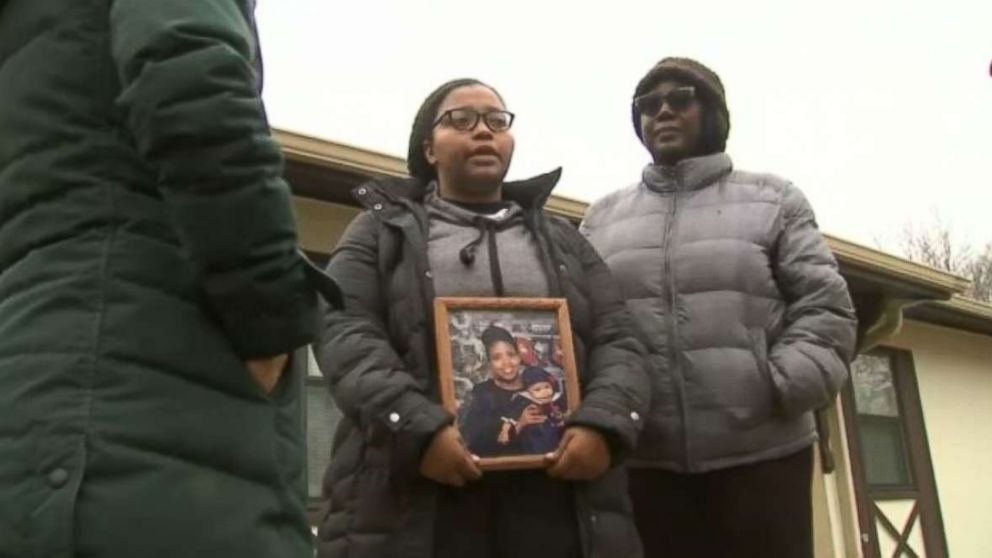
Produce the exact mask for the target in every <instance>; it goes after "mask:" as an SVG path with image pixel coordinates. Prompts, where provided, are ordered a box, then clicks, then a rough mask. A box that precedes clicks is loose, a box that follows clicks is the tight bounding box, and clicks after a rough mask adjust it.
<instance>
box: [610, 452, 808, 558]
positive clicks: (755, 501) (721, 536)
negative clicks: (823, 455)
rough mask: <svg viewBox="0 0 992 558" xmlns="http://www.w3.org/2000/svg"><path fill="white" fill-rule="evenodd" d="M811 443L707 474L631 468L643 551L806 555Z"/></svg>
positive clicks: (677, 555)
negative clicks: (774, 456)
mask: <svg viewBox="0 0 992 558" xmlns="http://www.w3.org/2000/svg"><path fill="white" fill-rule="evenodd" d="M812 475H813V448H807V449H805V450H803V451H801V452H799V453H796V454H794V455H790V456H787V457H784V458H781V459H774V460H770V461H763V462H761V463H755V464H753V465H744V466H741V467H731V468H728V469H722V470H718V471H713V472H709V473H700V474H679V473H671V472H668V471H662V470H658V469H631V471H630V494H631V498H632V500H633V502H634V518H635V520H636V521H637V528H638V530H639V531H640V533H641V540H642V541H643V543H644V556H645V558H717V557H719V558H726V557H733V558H749V557H754V558H758V557H761V558H812V556H813V519H812V499H811V489H812Z"/></svg>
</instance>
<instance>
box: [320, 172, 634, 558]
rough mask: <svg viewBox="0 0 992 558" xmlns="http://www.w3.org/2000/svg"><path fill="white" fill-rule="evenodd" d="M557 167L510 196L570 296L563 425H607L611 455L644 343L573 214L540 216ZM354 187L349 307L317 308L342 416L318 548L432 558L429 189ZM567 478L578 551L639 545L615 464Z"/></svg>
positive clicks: (444, 416)
mask: <svg viewBox="0 0 992 558" xmlns="http://www.w3.org/2000/svg"><path fill="white" fill-rule="evenodd" d="M557 178H558V176H557V173H554V174H552V175H545V176H542V177H538V178H536V179H533V180H531V181H527V182H522V183H516V184H506V185H505V186H504V198H505V199H508V200H513V201H515V202H517V203H518V204H519V205H520V206H522V207H523V208H524V209H525V213H526V219H528V220H529V223H530V225H529V226H530V227H532V229H533V230H536V231H537V233H536V236H537V239H538V243H539V245H540V248H541V253H542V257H543V260H544V267H545V270H546V274H547V276H548V278H549V283H550V285H549V286H550V291H551V296H561V297H565V298H567V299H568V304H569V310H570V311H571V318H572V328H573V335H574V337H575V350H576V359H577V363H578V368H579V377H580V383H581V384H582V389H583V395H584V399H583V404H582V406H581V407H580V408H579V409H578V410H577V411H576V413H575V414H574V415H573V416H572V418H571V423H572V424H579V425H585V426H589V427H592V428H595V429H597V430H599V431H601V432H603V433H605V434H606V436H607V438H608V439H609V441H610V443H611V447H612V449H613V450H614V456H613V457H614V464H615V465H616V464H619V463H620V462H621V460H622V456H623V455H624V454H625V453H627V452H628V451H629V450H632V449H633V447H634V444H635V442H636V437H637V433H638V431H639V430H640V423H641V415H642V413H644V412H646V410H647V405H648V397H649V394H650V387H649V384H648V381H647V377H646V375H645V374H644V371H643V362H644V361H643V354H642V351H643V349H642V347H641V346H640V344H639V343H638V342H637V341H636V339H635V338H634V337H633V336H632V325H631V323H630V318H629V314H628V313H627V312H626V310H625V308H624V304H623V301H622V300H621V299H620V296H619V293H618V291H617V289H616V287H615V284H614V283H613V280H612V278H611V276H610V273H609V270H608V269H607V268H606V266H605V265H604V264H603V262H602V260H601V259H600V258H599V256H598V255H596V253H595V251H594V250H593V249H592V247H591V246H590V245H589V244H588V242H586V241H585V239H583V238H582V237H581V235H579V233H578V231H577V230H575V228H574V227H572V226H571V225H570V224H569V223H567V222H566V221H564V220H562V219H557V218H551V217H548V216H546V215H545V214H544V213H543V211H542V208H543V205H544V202H545V200H546V199H547V198H548V196H549V195H550V192H551V189H552V188H553V187H554V184H555V183H556V182H557ZM356 193H357V195H358V198H359V199H360V200H361V202H362V204H363V205H364V206H365V207H366V208H368V209H369V210H368V211H366V212H364V213H362V214H360V215H359V216H358V217H357V218H356V219H355V221H354V222H353V223H352V224H351V225H350V226H349V228H348V230H347V231H346V232H345V235H344V237H343V238H342V240H341V242H340V244H339V245H338V248H337V249H336V250H335V252H334V254H333V255H332V257H331V262H330V264H329V268H328V269H329V271H330V272H331V273H333V274H334V275H335V277H337V278H339V282H340V284H341V287H342V291H343V292H344V294H345V307H346V310H344V311H334V312H330V313H327V314H325V319H324V332H323V335H322V339H321V342H320V344H319V346H318V347H317V357H318V361H319V364H320V367H321V370H322V371H323V372H324V374H325V376H326V377H327V378H328V380H329V382H330V386H331V391H332V394H333V395H334V398H335V401H336V402H337V404H338V405H339V406H340V408H341V410H342V411H343V413H344V418H343V419H342V423H341V426H340V427H339V428H338V431H337V433H336V436H335V443H334V456H333V459H332V461H331V464H330V466H329V467H328V470H327V474H326V476H325V479H324V491H325V496H327V497H328V498H329V508H328V510H327V512H326V514H325V515H324V517H323V519H322V522H321V525H320V530H319V537H318V538H319V541H318V548H319V554H320V556H322V557H325V558H326V557H344V556H347V557H349V558H388V557H393V556H395V557H403V558H430V557H431V556H432V555H433V546H434V545H433V534H434V510H435V496H436V490H437V487H438V485H437V484H435V483H434V482H433V481H429V480H427V479H425V478H423V477H420V476H419V475H418V472H417V471H418V466H419V460H420V456H421V453H422V451H423V449H424V448H425V447H426V444H427V442H428V441H429V440H430V438H431V437H432V435H433V434H434V433H435V432H437V431H438V430H439V429H440V428H442V427H443V426H445V425H447V424H450V423H451V422H452V417H451V416H449V414H448V413H447V412H445V410H444V409H443V408H442V407H441V406H440V404H439V403H438V401H439V398H438V395H437V393H438V390H437V385H436V380H435V370H436V363H435V357H434V352H435V349H434V335H433V317H432V300H433V297H434V294H433V286H432V272H431V269H430V268H429V265H428V257H427V245H426V231H427V219H426V211H425V210H424V205H423V196H424V188H423V187H422V186H420V185H418V184H416V183H415V182H413V181H400V180H396V179H392V180H387V181H384V182H374V183H371V184H367V185H365V186H362V187H360V188H359V189H357V190H356ZM575 487H576V489H575V494H576V509H577V512H578V518H577V521H578V522H579V525H580V533H581V537H582V544H583V547H584V549H585V555H586V556H588V557H603V558H607V557H608V558H625V557H632V556H639V555H640V542H639V540H638V536H637V533H636V530H635V528H634V526H633V522H632V516H631V508H630V503H629V500H628V497H627V494H626V490H627V486H626V474H625V472H624V469H623V467H620V466H615V467H613V468H612V469H611V470H610V471H609V472H607V473H606V474H605V475H604V476H603V477H601V478H600V479H598V480H596V481H594V482H589V483H576V485H575Z"/></svg>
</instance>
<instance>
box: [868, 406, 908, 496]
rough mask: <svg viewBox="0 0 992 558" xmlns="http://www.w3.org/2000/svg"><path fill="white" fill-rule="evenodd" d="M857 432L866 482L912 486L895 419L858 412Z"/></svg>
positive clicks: (903, 444) (902, 443)
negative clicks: (859, 437) (859, 438)
mask: <svg viewBox="0 0 992 558" xmlns="http://www.w3.org/2000/svg"><path fill="white" fill-rule="evenodd" d="M858 431H859V433H860V436H861V451H862V454H863V455H864V460H865V477H866V479H865V480H867V481H868V485H869V486H872V487H880V486H912V484H913V483H912V478H910V475H909V462H908V460H907V459H908V457H907V455H906V446H905V443H904V440H903V430H902V424H901V423H900V421H899V419H893V418H886V417H875V416H870V415H859V416H858Z"/></svg>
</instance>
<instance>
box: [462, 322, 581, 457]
mask: <svg viewBox="0 0 992 558" xmlns="http://www.w3.org/2000/svg"><path fill="white" fill-rule="evenodd" d="M466 314H468V313H467V312H458V313H455V314H454V315H453V316H452V318H453V319H452V321H451V324H450V325H451V329H452V338H451V345H452V356H453V361H454V362H453V364H454V367H453V368H454V376H455V386H456V389H455V392H456V399H457V401H458V427H459V430H460V431H461V433H462V436H463V438H464V439H465V441H466V443H467V444H468V447H469V450H470V451H471V452H472V453H474V454H475V455H478V456H479V457H483V458H486V457H509V456H519V455H532V454H543V453H548V452H551V451H554V450H555V449H556V448H557V447H558V444H559V442H560V441H561V436H562V431H563V429H564V425H565V419H566V418H567V417H568V413H569V407H568V398H567V396H566V394H565V381H564V373H563V370H562V367H561V354H560V350H561V349H560V345H559V342H558V335H559V334H558V332H557V331H556V324H555V322H554V314H553V313H548V314H546V315H544V314H538V316H540V319H539V320H538V321H536V322H535V321H533V320H525V319H521V317H519V316H516V317H515V318H514V319H513V322H512V323H511V324H509V325H507V324H506V321H505V320H504V321H500V322H497V321H496V320H492V319H486V318H492V317H493V316H486V314H487V313H485V312H473V313H472V314H473V315H466ZM480 314H481V315H480ZM497 324H503V325H497ZM504 325H506V327H504ZM479 329H481V330H482V331H481V333H476V332H477V331H478V330H479ZM511 330H513V333H511Z"/></svg>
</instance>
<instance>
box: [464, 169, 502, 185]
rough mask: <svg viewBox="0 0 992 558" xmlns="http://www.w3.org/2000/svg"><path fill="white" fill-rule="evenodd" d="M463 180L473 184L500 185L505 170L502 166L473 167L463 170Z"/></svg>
mask: <svg viewBox="0 0 992 558" xmlns="http://www.w3.org/2000/svg"><path fill="white" fill-rule="evenodd" d="M465 171H466V172H465V179H466V180H467V181H468V182H471V183H474V184H484V185H488V184H500V183H502V182H503V176H505V175H506V169H505V168H503V166H502V165H498V164H494V165H473V166H471V167H469V168H467V169H465Z"/></svg>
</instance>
